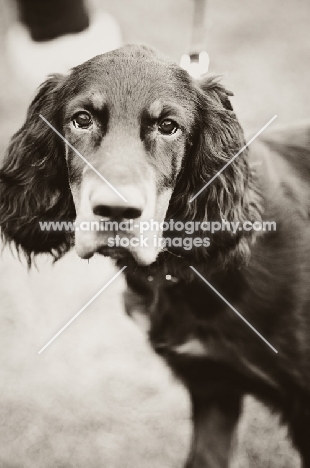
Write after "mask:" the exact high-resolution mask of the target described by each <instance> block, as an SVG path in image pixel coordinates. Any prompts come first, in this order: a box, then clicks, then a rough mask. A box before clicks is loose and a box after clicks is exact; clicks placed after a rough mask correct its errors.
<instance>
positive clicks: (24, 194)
mask: <svg viewBox="0 0 310 468" xmlns="http://www.w3.org/2000/svg"><path fill="white" fill-rule="evenodd" d="M63 80H64V78H63V77H62V76H61V75H54V76H51V77H50V78H49V79H48V80H47V81H46V82H45V83H43V85H41V87H40V88H39V91H38V93H37V95H36V97H35V98H34V100H33V102H32V103H31V105H30V107H29V109H28V112H27V117H26V122H25V123H24V125H23V126H22V128H21V129H20V130H18V131H17V133H16V134H15V135H14V136H13V137H12V140H11V142H10V145H9V147H8V150H7V153H6V155H5V159H4V163H3V166H2V167H1V169H0V227H1V233H2V237H3V238H4V240H5V241H7V242H12V243H14V244H15V245H16V247H17V248H18V249H19V250H20V249H21V250H23V251H24V253H25V254H26V256H27V259H28V262H29V263H30V262H31V258H32V256H33V254H37V253H40V252H49V253H51V254H53V255H54V257H55V258H57V257H59V256H60V255H61V254H62V253H64V252H65V251H66V250H67V249H68V248H69V245H70V239H69V236H68V233H66V232H59V233H57V232H52V231H51V232H47V231H42V230H41V229H40V225H39V221H44V220H49V221H51V220H52V221H54V220H57V221H61V220H69V219H73V218H74V205H73V201H72V196H71V192H70V189H69V183H68V174H67V167H66V161H65V154H64V153H65V148H64V144H63V142H62V141H61V139H60V138H59V137H58V136H57V135H56V134H55V133H54V132H53V130H52V129H51V128H49V126H48V125H47V124H46V123H45V122H44V121H43V120H42V119H41V118H40V116H39V114H42V115H43V116H44V117H45V118H46V119H47V120H48V121H49V122H50V123H51V124H52V125H53V126H55V127H56V128H59V120H60V118H61V116H60V105H61V102H60V100H59V99H57V97H58V90H59V88H60V86H61V84H62V82H63Z"/></svg>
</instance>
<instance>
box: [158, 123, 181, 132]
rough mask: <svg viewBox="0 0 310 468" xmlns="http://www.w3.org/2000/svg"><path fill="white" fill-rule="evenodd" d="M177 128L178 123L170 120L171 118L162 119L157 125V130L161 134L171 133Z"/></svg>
mask: <svg viewBox="0 0 310 468" xmlns="http://www.w3.org/2000/svg"><path fill="white" fill-rule="evenodd" d="M178 128H179V126H178V124H177V123H176V122H175V121H174V120H171V119H164V120H162V121H161V122H160V124H159V125H158V130H159V131H160V133H162V134H163V135H172V134H173V133H175V132H176V131H177V130H178Z"/></svg>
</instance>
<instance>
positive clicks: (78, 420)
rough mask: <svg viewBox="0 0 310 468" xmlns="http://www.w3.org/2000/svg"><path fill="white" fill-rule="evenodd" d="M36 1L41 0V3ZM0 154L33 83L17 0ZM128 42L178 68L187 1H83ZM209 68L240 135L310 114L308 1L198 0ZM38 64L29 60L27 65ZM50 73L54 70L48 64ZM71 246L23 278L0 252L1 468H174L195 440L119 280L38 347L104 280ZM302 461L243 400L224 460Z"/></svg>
mask: <svg viewBox="0 0 310 468" xmlns="http://www.w3.org/2000/svg"><path fill="white" fill-rule="evenodd" d="M42 1H43V0H42ZM0 5H1V15H0V39H1V43H0V59H1V68H0V160H1V158H2V157H3V154H4V151H5V147H6V145H7V143H8V141H9V139H10V137H11V136H12V134H13V133H14V132H15V131H16V130H17V129H18V128H19V126H20V125H21V124H22V123H23V120H24V117H25V113H26V110H27V106H28V105H29V102H30V100H31V98H32V97H33V95H34V89H31V88H29V86H26V85H25V83H24V82H23V81H24V80H23V70H22V69H21V70H20V72H19V70H18V68H16V66H15V67H13V66H12V63H11V57H10V52H9V47H8V39H7V37H8V34H9V33H10V31H12V28H13V26H14V24H15V22H16V6H15V4H14V2H13V0H1V3H0ZM90 9H91V10H92V11H100V10H104V11H105V12H108V13H110V14H111V15H113V17H114V18H115V19H116V20H117V22H118V23H119V26H120V29H121V32H122V37H123V42H124V43H128V42H130V43H132V42H135V43H146V44H149V45H151V46H154V47H156V48H157V49H159V50H160V51H161V52H163V53H165V54H166V55H168V56H170V57H171V58H173V59H175V60H176V61H178V62H179V60H180V57H181V55H182V54H184V53H186V52H188V47H189V40H190V35H191V28H192V15H193V0H156V1H151V0H126V1H125V0H102V1H99V0H97V1H95V0H93V1H92V2H91V3H90ZM206 18H207V21H206V45H207V51H208V53H209V56H210V59H211V62H210V69H209V71H210V73H215V74H219V75H222V79H223V83H224V84H225V85H226V86H227V87H228V88H229V89H231V90H232V91H233V92H234V95H235V97H234V98H233V105H234V107H235V110H236V112H237V114H238V116H239V118H240V121H241V123H242V125H243V126H244V128H245V130H246V132H250V131H258V130H259V129H260V128H261V127H262V126H263V125H264V124H265V123H266V122H267V121H268V120H269V119H270V118H271V117H272V116H273V115H274V114H277V115H278V118H277V120H276V122H275V123H274V124H272V125H280V124H288V123H291V122H292V123H293V122H296V121H298V120H302V119H305V118H308V117H309V109H310V92H309V83H310V66H309V57H310V32H309V24H310V4H309V2H308V0H282V1H281V0H269V1H268V2H267V1H265V2H263V1H258V0H247V1H242V0H230V1H229V2H227V1H224V0H216V1H215V0H208V3H207V16H206ZM29 66H31V67H35V66H36V64H35V63H31V61H30V62H29ZM53 71H54V70H50V72H53ZM115 272H116V270H115V269H114V267H113V265H112V263H110V261H109V260H107V259H103V258H97V259H93V260H91V261H89V262H86V261H81V260H79V259H78V258H77V256H76V254H75V253H74V252H70V253H69V254H68V255H66V256H65V257H64V258H63V259H62V260H60V261H59V262H57V264H56V265H54V266H52V265H51V262H50V260H49V259H45V258H42V259H39V260H38V265H37V268H34V269H33V270H32V271H31V272H28V271H27V269H26V267H25V265H23V264H22V263H20V262H19V261H18V260H17V259H16V258H14V256H13V255H12V253H11V252H10V251H9V250H8V249H7V248H5V250H4V252H3V255H2V257H1V259H0V324H1V325H0V467H1V468H2V467H3V468H13V467H14V468H19V467H21V468H28V467H29V468H30V467H31V468H33V467H34V466H40V467H42V468H43V467H44V468H47V467H51V468H54V467H59V468H60V467H66V468H71V467H72V468H73V467H75V468H79V467H81V468H82V467H83V468H85V466H87V467H88V468H98V467H99V466H100V467H101V466H102V467H103V466H104V467H109V468H110V467H111V468H125V467H128V468H140V467H141V468H162V467H165V468H178V467H181V466H182V463H183V462H184V460H185V459H186V455H187V452H188V447H189V440H190V435H191V426H190V406H189V401H188V397H187V393H186V391H185V390H184V389H183V387H182V386H181V385H180V384H179V383H178V382H176V381H175V379H174V377H173V376H172V375H171V373H170V371H169V370H168V369H167V368H166V367H165V365H164V364H163V363H162V361H161V360H160V359H158V358H157V357H156V356H155V355H154V354H153V352H152V351H151V350H150V348H149V345H148V343H147V340H146V337H145V336H144V335H143V334H142V332H140V331H139V330H138V329H137V327H136V326H135V324H133V323H132V322H131V321H130V320H129V319H128V318H127V317H126V316H125V313H124V310H123V306H122V297H121V295H122V290H123V289H124V283H123V280H122V278H118V279H117V280H116V281H115V282H114V283H113V284H112V285H111V286H110V287H109V288H108V289H107V290H106V291H104V292H103V294H102V295H101V296H100V297H99V298H97V300H96V301H95V302H94V303H93V304H92V305H91V306H89V308H88V309H87V310H86V311H85V312H84V313H83V314H82V315H81V316H80V317H79V319H78V320H77V321H76V322H75V323H73V324H72V325H71V326H70V328H68V330H66V331H65V332H64V333H63V335H62V336H60V337H59V338H58V339H57V340H56V341H55V342H54V343H53V344H52V345H51V346H50V348H48V349H47V350H46V351H44V352H43V353H42V355H40V356H39V355H38V354H37V352H38V350H39V349H40V348H41V347H42V346H43V345H44V344H45V343H46V342H47V341H48V340H49V339H50V338H51V337H52V336H53V335H54V333H56V332H57V331H58V330H59V329H60V328H61V327H62V326H63V325H64V324H65V323H66V322H67V321H68V320H69V319H70V318H71V317H72V316H73V315H74V314H75V313H76V312H77V311H78V310H79V309H80V308H81V307H82V306H83V305H84V304H85V303H86V302H87V301H88V300H89V299H90V298H91V297H92V296H93V295H94V294H95V293H96V292H97V291H98V290H99V289H100V288H101V287H102V286H103V285H104V284H105V283H106V282H107V281H108V280H109V279H110V278H111V277H112V276H113V275H114V274H115ZM249 466H251V467H254V468H268V467H270V468H271V467H273V468H299V466H300V463H299V459H298V456H297V455H296V453H295V452H294V450H293V449H292V448H291V446H290V443H289V441H288V439H287V437H286V428H285V427H282V426H280V424H279V420H278V418H277V416H275V415H271V414H270V413H269V411H268V410H267V409H266V408H264V407H263V405H261V404H259V403H258V402H256V401H254V400H253V399H251V398H248V399H246V401H245V408H244V415H243V418H242V420H241V423H240V427H239V431H238V434H237V437H236V448H235V451H234V460H233V462H232V467H233V468H237V467H239V468H247V467H249Z"/></svg>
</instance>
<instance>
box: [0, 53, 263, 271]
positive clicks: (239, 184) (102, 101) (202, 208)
mask: <svg viewBox="0 0 310 468" xmlns="http://www.w3.org/2000/svg"><path fill="white" fill-rule="evenodd" d="M40 115H41V116H40ZM57 132H59V133H58V134H57ZM62 137H63V138H65V139H66V140H67V142H69V144H66V143H65V141H64V139H63V138H62ZM243 145H244V138H243V133H242V130H241V128H240V126H239V124H238V121H237V119H236V116H235V114H234V112H233V110H232V107H231V104H230V101H229V93H228V92H227V91H226V90H225V89H224V88H223V87H222V86H221V85H220V84H218V82H217V81H216V80H214V79H210V78H204V79H202V80H200V81H194V80H193V79H191V78H190V77H189V75H188V74H187V73H186V72H185V71H184V70H182V69H181V68H180V67H179V66H177V65H175V64H174V63H171V62H169V61H168V60H166V59H164V58H161V57H159V56H158V55H157V54H156V53H155V52H154V51H153V50H151V49H148V48H146V47H142V46H126V47H123V48H122V49H119V50H117V51H114V52H110V53H108V54H105V55H102V56H98V57H95V58H93V59H92V60H90V61H88V62H86V63H84V64H83V65H80V66H78V67H76V68H74V69H73V70H72V72H71V73H70V74H69V75H68V76H60V75H55V76H52V77H50V78H49V79H48V80H47V81H46V82H45V83H43V85H42V86H41V87H40V89H39V91H38V94H37V96H36V97H35V99H34V100H33V102H32V104H31V105H30V107H29V110H28V114H27V118H26V122H25V124H24V125H23V127H22V128H21V129H20V130H19V131H18V132H17V133H16V134H15V135H14V137H13V138H12V141H11V144H10V146H9V149H8V152H7V155H6V158H5V161H4V165H3V168H2V169H1V172H0V223H1V228H2V233H3V235H4V237H5V238H6V239H7V240H8V241H13V242H14V243H15V244H16V245H17V246H18V247H20V248H22V249H23V250H24V252H25V253H26V254H27V256H28V258H29V259H30V258H31V256H32V254H37V253H40V252H50V253H52V254H53V255H54V256H55V257H56V258H57V257H59V256H60V255H62V254H63V253H64V252H65V251H66V250H67V249H68V248H69V247H70V246H71V245H72V243H73V238H74V236H73V234H72V232H70V230H69V232H68V231H65V230H62V231H57V230H55V229H54V228H51V226H50V228H49V229H47V228H46V226H45V228H44V227H43V229H42V222H44V221H48V222H50V221H52V222H54V221H56V222H62V221H73V220H75V219H76V227H77V230H76V232H75V246H76V249H77V252H78V254H79V255H80V256H81V257H83V258H89V257H90V256H92V255H93V254H94V253H95V252H100V253H103V254H106V255H110V256H112V257H117V258H118V257H119V256H122V255H127V254H128V253H130V255H131V256H133V257H134V258H135V260H136V261H137V263H139V264H141V265H149V264H151V263H153V262H154V261H155V259H156V257H157V255H158V252H159V251H160V250H161V246H160V243H159V242H154V241H153V239H154V236H160V235H161V232H158V229H157V228H158V226H160V223H162V221H164V220H165V219H167V218H169V219H172V218H173V219H174V220H177V221H183V222H184V221H203V220H208V221H215V220H220V219H221V218H225V219H226V220H228V221H241V222H242V221H244V220H246V219H248V220H250V221H253V220H256V219H258V218H259V214H258V204H257V197H256V194H255V190H254V188H253V181H252V177H251V174H250V173H249V169H248V163H247V158H246V151H245V152H243V153H242V155H240V156H239V157H238V158H236V160H234V162H233V163H232V164H230V165H229V166H228V167H227V169H226V170H225V171H224V172H222V173H221V174H220V175H219V176H218V177H217V178H216V179H215V180H214V181H213V182H212V184H210V185H209V186H208V187H207V188H206V189H205V190H204V191H203V192H202V193H201V194H200V195H199V196H198V197H197V198H195V200H193V201H192V202H190V200H191V199H192V197H193V196H194V195H195V194H196V193H197V192H198V191H199V190H200V189H201V188H202V187H203V186H204V185H205V184H206V183H207V182H208V180H210V178H212V177H213V176H214V175H215V174H216V173H217V172H218V171H219V170H220V169H221V168H222V167H223V166H224V165H225V164H226V163H227V162H228V161H230V159H231V158H232V157H233V156H234V155H235V154H236V153H237V152H238V151H239V150H240V148H241V147H242V146H243ZM129 220H133V221H132V222H131V224H130V225H127V224H124V222H128V221H129ZM151 220H153V228H151V230H148V229H147V232H144V233H143V237H144V239H145V238H146V239H147V241H144V242H143V240H142V244H141V238H140V234H141V223H142V225H143V226H145V224H143V223H150V222H151ZM40 222H41V226H40ZM106 222H108V224H106ZM156 222H157V223H158V224H157V225H156ZM109 223H110V224H109ZM120 223H123V224H122V229H120V225H121V224H120ZM154 226H155V231H154ZM161 226H162V225H161ZM59 227H60V225H58V228H57V229H59ZM62 227H63V228H64V225H63V226H62ZM139 231H140V232H139ZM159 231H160V229H159ZM117 236H118V243H117V240H116V238H117ZM247 236H248V237H247V238H245V237H244V234H242V236H241V235H237V236H236V235H235V236H234V237H233V236H232V235H231V233H229V235H228V234H225V235H223V234H222V233H219V234H218V235H217V236H216V238H215V243H214V247H213V250H214V251H215V250H216V251H221V252H225V255H226V253H227V251H228V250H229V252H230V253H232V252H233V253H234V254H233V255H235V253H236V252H237V253H238V254H241V255H242V256H244V255H246V252H247V245H248V240H249V236H250V234H247ZM111 238H112V240H113V241H111ZM124 238H126V239H127V240H126V242H125V241H124V242H122V240H123V239H124ZM134 238H135V239H138V242H137V241H134V240H133V239H134ZM124 246H125V247H124ZM211 247H212V246H211ZM200 251H201V249H200ZM211 251H212V248H211Z"/></svg>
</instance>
